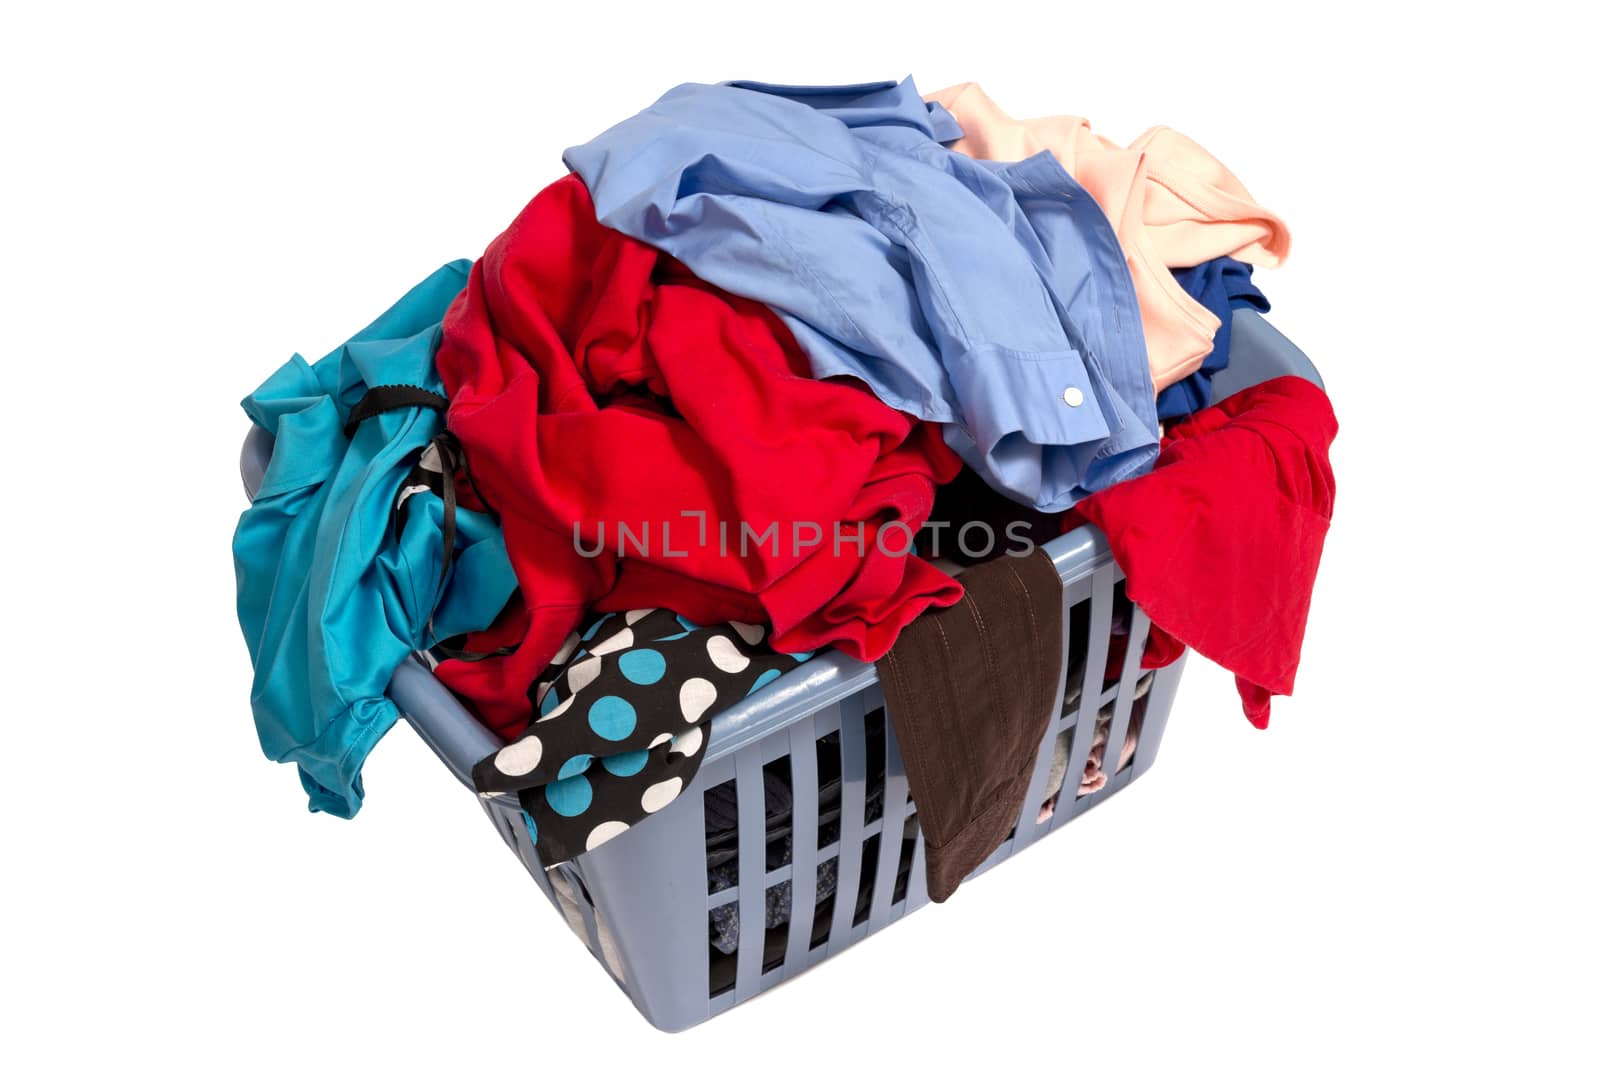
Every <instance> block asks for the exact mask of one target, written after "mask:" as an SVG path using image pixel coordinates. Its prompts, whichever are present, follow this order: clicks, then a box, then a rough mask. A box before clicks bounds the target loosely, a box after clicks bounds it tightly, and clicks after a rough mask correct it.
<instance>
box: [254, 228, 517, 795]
mask: <svg viewBox="0 0 1600 1068" xmlns="http://www.w3.org/2000/svg"><path fill="white" fill-rule="evenodd" d="M470 267H471V264H470V263H468V262H467V261H466V260H458V261H456V262H454V263H450V264H446V265H445V266H444V267H441V268H439V269H438V270H437V271H435V272H434V273H433V274H431V275H429V276H428V277H427V278H426V279H424V280H423V281H422V282H421V283H420V284H418V285H417V286H416V287H415V288H414V289H412V290H411V291H410V292H409V293H407V294H406V295H405V296H404V297H402V298H401V299H400V301H399V302H398V303H396V304H395V305H394V307H392V308H390V309H389V310H388V311H386V312H384V313H383V314H382V315H381V316H379V317H378V319H377V320H376V321H375V322H374V323H373V324H372V325H371V326H369V327H367V328H366V329H365V330H363V331H361V332H360V333H359V334H357V335H356V336H355V337H353V338H351V339H350V340H349V341H347V342H345V343H344V344H343V345H341V346H340V347H339V348H338V349H336V350H335V351H334V352H331V353H329V354H328V355H327V356H325V357H323V358H322V359H321V360H318V361H317V362H316V363H315V364H308V363H306V361H305V360H304V359H302V358H301V357H300V356H299V355H296V356H294V357H293V358H292V359H290V360H289V362H288V363H286V364H284V365H283V366H282V367H280V368H279V369H278V370H277V371H276V372H275V373H274V374H273V375H272V377H270V378H268V379H267V380H266V381H265V382H264V383H262V385H261V387H260V388H259V389H257V390H256V391H255V392H254V393H252V394H251V395H250V396H248V397H246V398H245V399H244V402H243V403H244V410H245V411H246V412H247V413H248V414H249V416H250V418H251V420H253V421H254V422H255V423H256V424H257V425H258V426H261V427H262V428H264V429H265V430H266V431H267V432H268V433H270V434H272V435H273V437H274V439H275V440H274V446H273V450H272V459H271V462H270V463H269V464H268V465H267V469H266V473H265V476H264V477H263V479H262V482H261V487H260V489H259V491H258V492H257V494H256V497H255V500H254V502H253V503H252V504H251V505H250V508H249V509H248V510H247V511H246V512H245V513H244V515H243V516H242V517H241V518H240V520H239V527H238V530H237V532H236V533H235V534H234V539H233V560H234V572H235V576H236V578H237V581H238V608H239V625H240V627H241V628H242V629H243V631H244V637H245V642H246V643H247V644H248V645H249V647H250V659H251V662H252V663H253V664H254V666H255V685H254V687H253V689H252V691H251V695H250V703H251V706H252V708H253V709H254V711H255V721H256V731H257V733H258V734H259V736H260V739H261V748H262V750H263V751H265V753H266V754H267V756H269V757H271V758H272V759H273V760H278V761H284V762H287V761H293V762H294V763H296V764H298V765H299V768H300V780H301V783H302V784H303V785H304V786H305V789H306V793H308V794H309V795H310V797H311V806H310V807H311V810H312V811H313V812H332V813H334V814H335V815H338V816H344V817H346V818H348V817H350V816H353V815H355V813H356V811H357V810H358V809H359V808H360V807H361V799H362V795H363V791H362V787H361V765H362V763H363V762H364V761H365V760H366V758H367V754H368V753H369V752H371V751H372V747H373V746H374V745H376V744H377V742H378V740H379V739H380V738H382V737H383V735H384V733H385V732H386V731H388V729H389V728H390V727H391V726H393V724H394V721H395V719H396V718H398V715H399V713H398V711H397V709H396V708H395V706H394V704H393V702H391V701H390V700H389V699H388V698H387V697H386V696H385V695H384V691H385V690H386V689H387V688H388V685H389V678H390V676H391V675H393V674H394V670H395V668H396V667H398V666H399V665H400V664H401V662H403V661H404V660H405V658H406V657H407V656H408V655H409V654H410V653H411V652H412V651H414V650H417V649H422V648H426V647H428V646H431V645H433V644H434V643H435V642H436V641H438V640H442V639H444V638H448V637H452V636H454V635H458V634H464V633H468V632H471V631H475V630H481V629H483V628H485V627H487V626H488V625H489V624H490V623H491V622H493V620H494V618H495V616H496V615H498V614H499V612H500V610H501V609H502V608H503V607H504V606H505V604H506V601H507V599H508V598H509V597H510V596H511V594H512V592H513V591H514V590H515V589H516V577H515V575H514V574H513V573H512V571H511V564H510V561H509V560H508V559H507V557H506V551H505V541H504V539H503V538H502V537H501V534H500V528H499V524H498V523H497V522H496V521H495V520H494V519H493V518H491V517H489V516H487V515H484V514H482V513H479V512H474V511H471V510H469V509H466V508H460V509H458V510H457V512H456V523H457V529H456V534H455V547H456V553H455V562H454V564H453V566H452V567H451V568H450V571H449V576H448V581H447V582H446V584H445V586H444V589H443V591H442V593H441V591H440V588H439V582H440V570H441V566H442V564H443V560H442V555H443V553H442V550H443V532H442V522H443V514H444V502H443V501H442V500H441V499H440V498H439V497H438V496H437V495H436V494H434V493H413V494H408V495H407V496H406V497H405V500H404V503H403V504H400V505H399V506H400V507H404V508H405V509H407V513H406V517H405V522H404V524H400V523H398V522H397V521H396V520H397V518H398V512H397V504H398V503H399V502H397V497H398V496H399V491H400V488H401V484H402V482H404V481H405V479H406V476H407V475H408V474H410V473H411V471H412V470H413V469H414V468H415V467H416V463H417V459H418V457H419V455H420V454H421V451H422V450H423V449H424V448H425V447H426V446H427V445H428V444H429V442H431V441H432V440H433V438H434V437H435V436H436V435H437V434H439V433H440V432H441V431H443V430H444V416H443V414H442V413H440V412H436V411H433V410H430V409H427V408H403V409H399V410H397V411H392V412H387V413H385V414H383V415H379V416H375V417H373V418H370V419H367V420H365V421H364V422H362V423H360V424H359V425H358V427H357V428H356V430H355V433H354V435H353V436H351V437H348V438H347V437H346V436H345V421H346V419H347V418H348V417H349V415H350V411H351V409H352V408H353V407H354V406H355V405H356V403H357V402H358V401H360V399H361V397H362V395H363V394H364V393H366V391H367V388H368V387H369V386H379V385H413V386H420V387H422V388H424V389H428V390H432V391H435V392H440V391H442V386H441V384H440V382H439V377H438V374H437V372H436V371H435V370H434V365H433V358H434V353H435V352H436V351H437V349H438V346H439V336H440V324H441V322H442V320H443V318H444V313H445V310H446V309H447V308H449V306H450V303H451V301H452V300H454V299H455V296H456V294H457V293H459V292H460V291H461V289H462V287H463V286H464V285H465V284H466V280H467V272H468V270H469V268H470ZM436 599H437V605H436V604H435V601H436ZM430 615H431V616H432V621H433V625H432V630H431V633H430V631H429V617H430Z"/></svg>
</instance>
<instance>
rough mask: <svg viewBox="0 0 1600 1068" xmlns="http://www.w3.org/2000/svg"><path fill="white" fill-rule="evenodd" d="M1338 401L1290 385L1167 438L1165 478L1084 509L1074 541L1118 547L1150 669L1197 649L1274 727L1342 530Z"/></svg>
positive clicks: (1228, 404)
mask: <svg viewBox="0 0 1600 1068" xmlns="http://www.w3.org/2000/svg"><path fill="white" fill-rule="evenodd" d="M1338 430H1339V424H1338V421H1337V420H1336V419H1335V418H1334V414H1333V407H1332V405H1330V404H1329V403H1328V398H1327V397H1326V396H1325V395H1324V394H1323V392H1322V391H1321V390H1320V389H1318V388H1317V387H1316V386H1314V385H1312V384H1311V383H1309V382H1306V381H1304V380H1302V379H1299V378H1276V379H1273V380H1272V381H1270V382H1263V383H1262V384H1260V385H1258V386H1256V387H1254V388H1252V389H1248V390H1246V391H1244V392H1243V393H1239V394H1236V395H1235V396H1232V397H1229V398H1227V399H1226V400H1223V401H1221V402H1219V403H1217V404H1215V405H1213V406H1212V407H1210V408H1204V409H1202V410H1200V411H1199V412H1196V413H1195V414H1194V415H1193V416H1191V417H1190V418H1189V419H1187V420H1185V421H1184V422H1182V423H1179V424H1178V425H1177V426H1176V427H1175V428H1174V429H1172V430H1170V431H1168V432H1167V436H1166V439H1165V440H1164V441H1163V442H1162V449H1161V456H1160V457H1159V458H1158V459H1157V460H1156V465H1155V470H1153V471H1152V472H1150V473H1149V474H1147V475H1144V476H1142V477H1140V478H1136V479H1133V480H1131V481H1128V482H1123V483H1121V484H1119V485H1116V486H1112V487H1110V488H1109V489H1105V490H1101V491H1100V492H1099V493H1096V494H1094V495H1093V496H1092V497H1088V498H1086V499H1085V500H1083V501H1080V502H1079V503H1078V505H1077V507H1076V508H1074V509H1073V511H1072V512H1070V513H1068V517H1067V526H1068V528H1070V527H1072V526H1076V525H1078V524H1079V523H1081V522H1082V521H1083V520H1088V521H1089V522H1091V523H1093V524H1094V525H1095V526H1097V527H1099V528H1100V529H1101V530H1103V531H1104V532H1105V534H1106V537H1107V539H1108V540H1109V541H1110V543H1111V554H1112V556H1114V557H1115V558H1116V561H1117V563H1118V564H1120V565H1121V566H1122V570H1123V571H1125V572H1126V573H1127V576H1128V596H1129V597H1130V598H1131V599H1132V600H1133V601H1134V602H1135V603H1137V604H1138V605H1139V606H1140V607H1141V608H1143V609H1144V611H1145V613H1146V614H1147V615H1149V617H1150V622H1151V623H1152V624H1153V626H1152V628H1151V632H1150V644H1149V646H1148V647H1147V648H1146V650H1145V656H1144V666H1145V667H1158V666H1161V665H1162V664H1164V663H1171V662H1172V661H1173V660H1176V659H1177V658H1178V656H1179V655H1180V654H1181V653H1182V652H1183V647H1184V646H1185V645H1188V646H1190V647H1192V648H1193V649H1194V650H1195V651H1196V652H1198V653H1200V654H1201V655H1202V656H1204V657H1205V658H1206V659H1208V660H1212V661H1215V662H1216V663H1218V664H1220V665H1222V666H1223V667H1225V668H1227V669H1228V670H1229V671H1232V672H1233V673H1234V674H1235V675H1236V676H1237V682H1238V687H1239V695H1240V696H1241V697H1242V698H1243V699H1244V710H1245V715H1246V716H1247V717H1249V719H1250V722H1251V723H1253V724H1255V725H1256V726H1257V727H1265V726H1266V725H1267V717H1268V715H1269V714H1270V712H1271V698H1272V695H1273V694H1288V693H1292V692H1293V690H1294V674H1295V669H1296V668H1298V667H1299V666H1300V643H1301V641H1302V640H1303V639H1304V638H1305V632H1306V616H1307V614H1308V613H1309V612H1310V610H1311V588H1312V586H1313V585H1314V584H1315V583H1316V579H1317V565H1318V564H1319V563H1320V562H1321V560H1322V541H1323V539H1324V538H1325V537H1326V536H1327V533H1328V521H1329V520H1330V519H1331V518H1332V517H1333V496H1334V482H1333V467H1332V466H1331V465H1330V464H1329V462H1328V448H1329V446H1330V445H1332V443H1333V438H1334V435H1335V434H1336V433H1338Z"/></svg>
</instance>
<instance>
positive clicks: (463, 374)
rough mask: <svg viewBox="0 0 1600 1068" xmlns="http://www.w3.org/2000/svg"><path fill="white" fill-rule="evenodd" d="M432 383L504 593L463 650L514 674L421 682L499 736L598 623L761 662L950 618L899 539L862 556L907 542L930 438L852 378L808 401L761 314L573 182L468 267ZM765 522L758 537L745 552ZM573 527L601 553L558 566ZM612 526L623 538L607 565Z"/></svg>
mask: <svg viewBox="0 0 1600 1068" xmlns="http://www.w3.org/2000/svg"><path fill="white" fill-rule="evenodd" d="M438 367H439V373H440V375H441V377H442V378H443V380H444V384H445V388H446V389H447V391H448V392H449V394H450V398H451V401H450V410H449V415H448V425H449V428H450V429H451V430H452V431H454V432H455V434H456V435H457V436H458V437H459V438H460V439H461V442H462V445H463V447H464V450H465V454H466V457H467V462H468V465H469V468H470V473H471V476H472V480H473V482H474V483H475V484H476V486H477V488H478V489H479V490H481V492H482V495H483V497H484V498H485V500H486V502H487V503H488V504H489V505H490V506H492V507H493V508H494V509H495V510H496V511H498V512H499V514H500V517H501V520H502V522H503V525H504V530H505V539H506V547H507V550H508V551H509V553H510V556H511V561H512V565H513V567H514V568H515V569H516V573H517V578H518V583H519V585H520V587H521V594H522V598H521V599H522V603H521V605H520V606H516V607H514V609H513V610H512V611H511V612H510V614H509V616H508V617H507V618H504V619H502V620H501V621H500V622H499V623H498V624H497V625H496V627H495V628H494V629H493V631H492V632H490V633H488V634H486V635H484V636H482V637H480V639H479V640H478V641H477V642H476V643H474V644H473V646H472V647H474V648H482V647H487V646H492V645H499V644H511V643H517V649H516V651H515V652H514V653H512V654H510V655H509V656H505V657H497V658H493V659H489V660H483V661H478V662H465V661H447V662H445V663H443V664H441V665H440V667H439V676H440V678H441V679H442V681H444V683H445V684H446V685H447V686H449V687H450V688H451V689H453V690H455V691H456V692H457V693H459V694H461V695H462V696H464V697H466V698H467V699H469V700H470V701H471V702H472V703H473V705H474V706H475V708H476V710H477V712H478V714H479V716H480V717H481V718H483V720H484V721H485V722H486V723H488V724H489V725H490V726H491V727H493V728H494V729H496V730H498V731H500V732H501V733H502V734H504V735H506V736H511V735H514V734H516V733H517V732H518V731H520V729H521V728H522V726H523V725H524V724H525V723H526V721H527V720H528V718H529V714H530V711H531V706H532V702H531V701H530V699H529V696H528V692H527V691H528V687H529V685H530V684H531V683H532V681H533V680H534V678H535V676H536V675H537V674H538V672H539V671H540V670H541V669H542V668H543V667H544V666H545V665H546V663H548V661H549V660H550V659H551V657H552V656H553V655H554V654H555V653H556V652H557V650H558V649H559V647H560V646H561V643H562V641H563V640H564V639H565V638H566V636H567V635H568V633H569V632H571V631H572V630H573V628H574V627H576V626H577V625H578V623H579V622H580V620H582V618H583V617H584V616H585V615H586V614H588V613H590V612H592V611H595V610H600V611H611V610H623V609H632V608H655V607H665V608H670V609H673V610H675V611H677V612H679V613H680V614H682V615H684V616H686V617H688V618H689V619H691V620H694V621H696V622H712V621H722V620H736V621H741V622H750V623H768V622H770V623H771V625H772V634H771V643H772V645H773V647H774V648H776V649H778V650H779V651H783V652H800V651H806V650H811V649H816V648H818V647H820V646H824V645H829V644H834V645H838V646H839V647H841V648H843V649H845V650H846V651H848V652H849V653H851V654H852V655H854V656H857V657H860V658H863V659H868V660H871V659H876V658H877V657H879V656H881V655H882V654H883V653H884V651H885V650H887V649H888V648H889V646H890V645H891V644H892V643H893V642H894V639H895V637H896V635H898V634H899V632H900V630H901V628H902V627H904V626H905V625H906V624H907V623H909V622H910V621H911V620H912V619H914V618H915V617H916V616H917V615H919V614H920V613H921V612H922V611H924V610H925V609H927V608H929V607H930V606H935V605H938V606H943V605H949V604H952V603H954V602H955V601H956V600H958V599H959V598H960V596H961V587H960V586H959V585H958V584H957V583H956V582H955V581H954V580H953V579H951V578H949V577H948V576H946V575H944V574H943V573H942V572H940V571H939V570H937V569H936V568H934V567H933V566H931V565H930V564H928V563H926V562H925V561H922V560H919V559H917V558H916V557H913V556H909V555H904V554H903V553H902V548H903V545H904V543H905V541H906V540H907V539H908V536H909V534H908V532H906V533H903V532H901V531H899V530H897V529H890V530H887V531H885V532H884V533H883V536H882V539H881V541H880V539H879V530H880V528H882V527H884V526H885V525H886V524H889V523H892V522H900V523H904V524H906V525H907V527H909V529H910V530H915V529H916V528H917V527H918V526H920V525H921V523H922V522H923V521H924V520H925V519H926V518H927V515H928V512H929V510H930V508H931V507H932V502H933V491H934V486H935V485H936V484H937V483H941V482H946V481H949V480H950V479H951V478H953V477H954V476H955V474H956V472H957V471H958V470H959V469H960V461H959V460H958V459H957V458H956V457H955V456H954V454H952V453H951V452H950V451H949V449H948V448H946V447H945V445H944V444H943V442H942V441H941V440H940V438H939V435H938V433H937V428H936V427H932V426H927V425H924V424H921V423H919V422H917V421H916V420H914V419H912V418H910V417H909V416H906V415H903V414H901V413H899V412H896V411H894V410H892V409H890V408H888V407H887V406H885V405H884V404H883V403H882V402H880V401H879V400H878V399H877V398H875V397H874V396H873V395H872V394H871V393H869V392H867V391H866V390H865V389H863V388H860V387H858V386H857V385H855V384H853V383H851V382H850V381H849V380H832V381H825V382H818V381H814V380H812V379H811V378H810V374H809V365H808V362H807V360H806V357H805V354H804V353H803V352H802V351H801V349H800V348H799V347H798V345H796V343H795V341H794V339H793V337H792V336H791V335H790V334H789V332H788V330H787V328H785V327H784V326H783V324H782V323H781V322H780V321H779V320H778V319H777V318H776V316H774V315H773V314H772V312H771V311H769V310H768V309H767V308H766V307H764V306H763V305H760V304H757V303H754V302H752V301H748V300H743V299H741V298H737V297H733V296H730V295H728V294H726V293H723V292H721V291H719V290H717V289H715V288H713V287H711V286H709V285H706V284H705V283H703V282H701V281H699V280H698V279H696V278H695V277H693V276H692V275H691V274H689V273H688V271H687V270H686V269H685V268H683V267H682V266H680V265H679V264H678V263H676V261H674V260H672V259H670V258H669V257H666V256H664V255H662V254H661V253H658V252H657V251H656V250H655V249H653V248H651V247H649V246H647V245H644V244H641V243H639V242H637V241H634V240H632V239H630V238H627V237H624V236H622V235H621V234H619V233H617V232H615V231H612V230H608V229H606V228H604V227H602V226H601V225H600V224H599V223H597V222H596V221H595V217H594V209H593V206H592V204H591V202H590V199H589V193H588V190H587V189H585V187H584V186H583V184H582V182H581V181H579V179H578V178H577V177H576V176H569V177H567V178H563V179H561V180H560V181H558V182H556V183H555V184H553V185H551V186H550V187H548V188H547V189H545V190H544V191H543V192H541V193H540V194H539V195H538V196H537V197H535V198H534V200H533V201H532V203H530V204H529V205H528V206H527V207H526V208H525V209H524V210H523V212H522V214H521V215H519V216H518V217H517V219H516V221H514V222H513V223H512V224H511V226H510V228H509V229H507V230H506V232H505V233H504V234H502V235H500V237H499V238H497V239H496V240H495V241H494V243H493V244H492V245H491V246H490V247H489V249H488V251H486V252H485V253H484V256H483V258H482V259H481V260H480V261H479V262H478V263H477V264H475V265H474V266H473V268H472V276H471V279H470V281H469V282H468V285H467V288H466V290H465V291H463V293H462V294H461V295H460V296H459V297H458V298H457V299H456V302H455V304H454V305H453V306H452V307H451V309H450V312H449V314H448V315H447V316H446V317H445V321H444V336H443V340H442V342H441V344H440V347H439V353H438ZM685 512H691V513H703V515H704V519H703V521H702V520H701V519H700V518H699V517H697V516H693V515H691V516H688V517H686V516H684V514H683V513H685ZM858 521H859V522H860V523H862V524H864V527H862V528H861V530H860V532H861V534H862V538H861V544H859V545H858V544H857V543H856V542H855V541H854V540H845V539H835V537H834V530H835V524H836V523H843V524H846V525H845V526H844V527H843V532H844V534H845V535H846V537H847V538H853V537H854V535H855V534H856V533H857V529H858V528H857V526H856V523H857V522H858ZM797 522H800V523H802V524H816V527H817V528H820V529H819V530H818V531H817V532H815V533H814V532H813V530H812V528H809V527H803V528H801V529H799V530H797V529H796V528H795V526H794V524H795V523H797ZM741 523H742V524H745V528H741ZM773 523H776V524H777V525H778V526H777V533H776V537H775V538H773V539H771V540H769V541H767V542H766V543H756V542H754V541H753V539H755V538H758V537H759V536H760V535H761V534H763V532H766V531H768V529H769V525H770V524H773ZM575 524H580V525H581V527H580V529H581V533H582V544H583V545H584V547H585V549H586V550H589V551H593V549H594V548H595V547H596V545H597V544H600V545H602V546H603V549H602V551H600V552H599V553H598V555H594V556H593V557H592V558H590V557H588V556H587V555H586V554H583V553H580V552H579V551H578V549H577V548H576V547H575V545H574V525H575ZM619 524H626V526H627V528H628V530H629V532H630V533H631V534H632V536H633V540H631V541H627V542H624V543H622V544H621V548H622V551H623V553H624V555H620V556H619V552H618V549H619V536H620V534H621V529H620V526H619ZM723 524H726V526H725V527H724V526H723ZM724 529H726V530H727V550H726V551H723V549H722V545H721V542H722V535H721V532H722V531H723V530H724ZM742 529H748V531H749V534H748V538H749V539H751V540H750V541H748V542H747V548H748V551H747V552H744V553H741V551H740V536H741V530H742ZM702 531H703V532H704V536H703V537H702ZM642 532H647V533H646V534H645V537H646V538H647V540H648V545H647V546H646V547H645V548H644V549H643V550H641V549H640V548H639V539H640V535H641V533H642ZM797 535H798V536H797ZM813 537H817V538H819V539H820V541H821V544H819V545H806V544H804V543H805V542H807V541H810V540H812V538H813ZM663 538H666V539H667V540H666V541H665V542H663ZM836 550H837V551H836ZM680 554H681V555H680Z"/></svg>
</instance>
